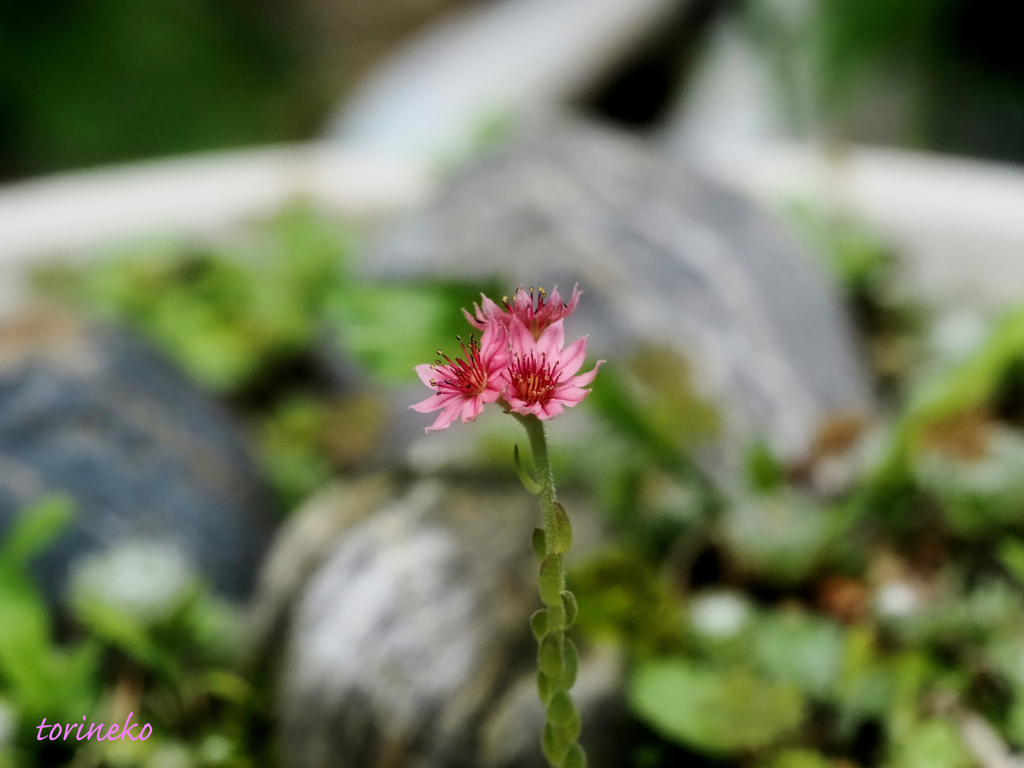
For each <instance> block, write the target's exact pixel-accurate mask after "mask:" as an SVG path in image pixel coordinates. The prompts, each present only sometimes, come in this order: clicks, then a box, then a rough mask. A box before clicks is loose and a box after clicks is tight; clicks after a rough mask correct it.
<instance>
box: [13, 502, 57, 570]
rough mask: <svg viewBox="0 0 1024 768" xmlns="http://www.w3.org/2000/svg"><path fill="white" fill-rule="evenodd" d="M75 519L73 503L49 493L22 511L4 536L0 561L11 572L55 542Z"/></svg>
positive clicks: (23, 565)
mask: <svg viewBox="0 0 1024 768" xmlns="http://www.w3.org/2000/svg"><path fill="white" fill-rule="evenodd" d="M73 517H74V502H73V501H72V500H71V497H69V496H67V495H65V494H49V495H47V496H44V497H43V498H41V499H40V500H38V501H37V502H35V503H34V504H33V505H32V506H30V507H29V508H28V509H25V510H23V511H22V512H21V514H20V515H19V516H18V518H17V520H16V522H15V523H14V525H13V527H12V528H11V530H10V532H9V533H8V534H7V537H6V538H7V541H6V542H5V543H4V546H3V549H2V550H0V561H3V562H4V563H5V564H7V565H8V566H10V567H11V568H13V569H16V570H18V569H21V568H24V567H25V565H27V564H28V561H29V560H30V559H31V558H32V557H33V556H34V555H36V554H38V553H39V552H41V551H42V550H43V549H45V548H46V546H47V545H48V544H50V542H52V541H53V540H54V539H56V538H57V537H58V536H59V535H60V534H61V533H62V532H63V531H64V529H65V528H67V526H68V524H69V523H70V522H71V519H72V518H73Z"/></svg>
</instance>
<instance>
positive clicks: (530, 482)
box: [512, 445, 542, 496]
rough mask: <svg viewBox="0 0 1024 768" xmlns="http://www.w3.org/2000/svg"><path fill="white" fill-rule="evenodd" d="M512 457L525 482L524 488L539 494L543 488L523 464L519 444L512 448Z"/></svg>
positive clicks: (520, 476) (521, 478) (520, 477)
mask: <svg viewBox="0 0 1024 768" xmlns="http://www.w3.org/2000/svg"><path fill="white" fill-rule="evenodd" d="M512 458H513V459H515V462H516V472H518V473H519V479H520V480H521V481H522V482H523V488H525V489H526V490H527V491H529V492H530V493H532V494H533V495H534V496H536V495H537V494H539V493H540V492H541V490H542V488H541V487H540V483H538V482H537V481H536V480H534V479H533V477H531V476H530V473H529V472H527V471H526V467H524V466H523V461H522V459H520V458H519V446H518V445H517V446H515V447H514V448H513V449H512Z"/></svg>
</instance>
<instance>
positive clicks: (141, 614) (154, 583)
mask: <svg viewBox="0 0 1024 768" xmlns="http://www.w3.org/2000/svg"><path fill="white" fill-rule="evenodd" d="M193 577H194V571H193V569H192V568H191V567H190V566H189V564H188V563H187V562H186V560H185V558H184V557H183V556H182V554H181V551H180V550H179V549H177V548H176V547H174V546H171V545H169V544H164V543H160V542H153V541H132V542H126V543H124V544H122V545H120V546H116V547H114V548H112V549H109V550H107V551H106V552H102V553H100V554H97V555H92V556H91V557H88V558H86V559H85V560H83V561H82V562H81V563H79V564H78V566H77V567H76V568H75V572H74V574H73V576H72V580H71V583H72V594H73V596H74V599H75V601H76V602H77V601H80V600H85V601H89V600H97V601H100V602H102V603H105V604H107V605H110V606H112V607H114V608H118V609H120V610H122V611H125V612H127V613H129V614H131V615H133V616H136V617H138V618H140V619H144V620H154V619H160V618H162V617H165V616H167V615H168V614H169V613H170V612H171V611H173V610H174V609H175V608H176V607H177V606H178V605H179V604H180V603H181V600H182V599H183V598H184V596H185V595H186V593H187V591H188V589H189V587H190V585H191V584H192V582H193Z"/></svg>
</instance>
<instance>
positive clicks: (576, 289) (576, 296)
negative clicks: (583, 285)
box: [562, 283, 583, 317]
mask: <svg viewBox="0 0 1024 768" xmlns="http://www.w3.org/2000/svg"><path fill="white" fill-rule="evenodd" d="M582 295H583V291H581V290H580V284H579V283H576V285H574V286H573V287H572V296H571V297H570V298H569V304H568V306H566V307H565V308H564V309H563V310H562V317H568V316H569V315H571V314H572V311H573V310H574V309H576V304H577V303H578V302H579V300H580V296H582Z"/></svg>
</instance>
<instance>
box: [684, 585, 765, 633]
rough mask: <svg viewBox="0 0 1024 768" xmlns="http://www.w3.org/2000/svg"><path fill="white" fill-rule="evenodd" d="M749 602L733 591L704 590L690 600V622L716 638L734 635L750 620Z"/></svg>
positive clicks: (699, 631)
mask: <svg viewBox="0 0 1024 768" xmlns="http://www.w3.org/2000/svg"><path fill="white" fill-rule="evenodd" d="M750 613H751V611H750V603H749V602H748V601H747V600H746V598H744V597H743V596H742V595H738V594H736V593H735V592H718V591H716V592H705V593H702V594H699V595H697V596H696V597H694V598H693V599H692V600H691V601H690V623H691V624H692V625H693V628H694V629H695V630H696V631H697V632H698V633H700V634H702V635H705V636H707V637H711V638H714V639H716V640H727V639H728V638H730V637H735V636H736V635H737V634H738V633H739V632H740V631H742V630H743V628H744V627H745V626H746V625H747V622H748V621H749V620H750Z"/></svg>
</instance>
